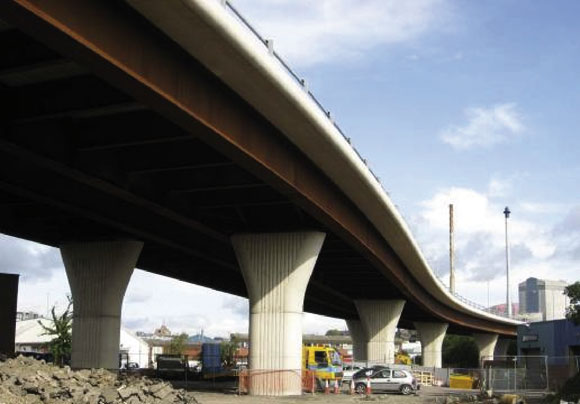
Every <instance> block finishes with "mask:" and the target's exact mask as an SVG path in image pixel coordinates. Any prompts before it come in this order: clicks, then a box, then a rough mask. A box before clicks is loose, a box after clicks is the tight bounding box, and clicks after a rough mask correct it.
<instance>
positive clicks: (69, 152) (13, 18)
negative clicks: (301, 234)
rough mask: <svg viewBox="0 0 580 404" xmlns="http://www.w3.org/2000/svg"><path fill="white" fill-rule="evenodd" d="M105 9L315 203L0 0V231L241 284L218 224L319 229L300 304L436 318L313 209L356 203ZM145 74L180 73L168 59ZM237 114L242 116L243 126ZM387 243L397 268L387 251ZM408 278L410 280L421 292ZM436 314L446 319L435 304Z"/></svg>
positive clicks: (215, 83) (129, 15)
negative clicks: (394, 304)
mask: <svg viewBox="0 0 580 404" xmlns="http://www.w3.org/2000/svg"><path fill="white" fill-rule="evenodd" d="M9 3H10V4H9ZM22 3H27V2H22ZM30 3H31V4H34V3H36V2H34V1H32V2H30ZM41 3H42V2H39V4H41ZM114 8H116V9H115V12H116V13H118V14H119V15H120V16H121V17H120V18H121V19H125V20H126V21H125V23H127V21H128V22H129V23H130V24H129V25H132V26H137V27H139V29H140V30H142V31H143V32H144V33H145V34H144V35H145V36H146V37H147V38H151V37H154V38H155V39H154V41H155V42H156V43H157V44H158V45H160V46H162V47H163V49H164V51H165V52H167V53H171V54H172V55H175V56H174V57H175V58H177V59H179V60H180V61H181V62H182V63H185V64H186V65H187V68H188V69H189V74H190V75H192V76H194V77H197V79H199V80H203V82H204V83H206V84H205V85H206V86H207V87H206V88H199V95H198V97H197V99H196V100H197V102H199V103H200V104H203V108H204V110H205V111H206V112H207V114H208V116H210V117H213V118H215V119H219V120H225V121H228V122H229V124H228V125H230V126H231V127H232V128H234V129H235V130H237V131H239V132H241V133H242V135H241V136H242V137H244V136H247V137H248V138H249V137H251V136H252V135H253V134H254V132H255V131H258V130H259V131H262V132H264V133H267V134H268V136H270V138H269V142H270V143H263V144H260V145H257V146H256V147H257V149H261V151H262V152H263V153H264V154H265V155H267V156H269V157H268V158H271V159H282V160H283V159H284V158H285V156H284V155H280V152H278V151H279V150H283V151H284V153H286V154H288V155H291V156H298V157H296V158H295V159H294V163H293V164H295V162H298V163H300V168H298V165H289V166H288V167H287V170H288V172H289V174H288V175H295V180H296V181H298V182H300V181H304V182H308V181H311V182H312V184H316V181H314V180H310V179H309V178H306V177H303V176H301V175H300V172H299V170H301V169H305V168H303V167H306V168H307V169H308V170H309V172H310V173H312V176H313V178H322V179H323V180H324V181H326V182H325V184H326V186H327V187H329V188H328V189H330V190H331V191H332V192H330V191H329V193H328V200H327V202H328V206H320V204H318V205H317V204H316V203H313V202H312V201H310V200H308V198H306V197H305V195H304V194H302V193H299V192H296V190H295V188H294V187H291V186H289V185H288V183H287V182H285V181H284V180H283V178H281V177H280V176H277V175H273V174H272V173H271V172H270V171H268V170H266V169H265V167H266V166H267V165H268V164H269V161H268V158H266V159H263V160H259V159H251V158H249V157H248V154H247V153H242V152H239V151H238V150H237V149H236V148H235V147H232V145H231V144H230V143H227V142H224V141H223V140H222V139H217V140H214V138H216V136H215V133H216V132H219V131H220V130H221V128H215V127H213V126H212V125H211V124H208V122H204V121H203V120H201V119H187V120H185V119H183V118H182V117H181V116H179V113H178V112H179V111H178V112H174V110H173V109H172V108H174V106H172V107H171V108H170V107H169V106H168V104H167V102H166V101H163V102H157V101H156V100H154V99H153V98H152V97H151V96H149V95H148V94H147V89H143V88H141V87H140V86H143V87H146V86H145V85H144V84H143V83H136V82H135V80H134V78H124V77H121V78H119V79H117V80H110V77H118V76H119V77H120V76H121V75H120V73H119V72H118V71H112V70H114V68H111V67H110V66H105V67H103V66H104V65H103V64H102V63H101V62H99V63H94V64H93V63H91V57H92V56H91V55H89V56H87V55H86V54H85V53H83V52H84V51H83V52H81V51H79V50H78V49H76V48H75V47H74V46H71V45H70V38H69V39H62V38H61V34H60V33H59V32H55V31H54V30H53V28H52V27H49V26H46V24H44V23H41V22H39V20H38V18H37V17H35V16H30V15H29V13H28V11H25V10H24V9H23V8H21V7H20V6H17V5H14V3H13V2H12V1H10V2H8V1H7V2H5V3H3V4H2V5H1V6H0V13H2V14H0V19H2V21H3V22H1V23H0V54H1V55H2V57H0V103H1V105H0V114H1V116H0V122H1V125H0V231H1V232H3V233H6V234H9V235H12V236H16V237H20V238H24V239H28V240H33V241H36V242H40V243H43V244H47V245H52V246H59V245H60V244H61V243H63V242H67V241H78V240H103V239H111V238H137V239H140V240H143V241H144V242H145V243H144V248H143V251H142V253H141V255H140V258H139V261H138V264H137V267H138V268H140V269H143V270H146V271H150V272H153V273H157V274H161V275H165V276H169V277H172V278H175V279H179V280H182V281H186V282H191V283H195V284H198V285H202V286H207V287H210V288H213V289H217V290H220V291H224V292H228V293H232V294H236V295H239V296H246V295H247V292H246V287H245V285H244V281H243V279H242V276H241V272H240V270H239V268H238V264H237V261H236V257H235V255H234V252H233V249H232V246H231V242H230V239H229V237H230V236H231V235H232V234H236V233H244V232H287V231H299V230H319V231H323V232H325V233H327V238H326V241H325V243H324V245H323V247H322V251H321V253H320V256H319V259H318V262H317V264H316V267H315V269H314V272H313V275H312V278H311V282H310V283H309V286H308V289H307V293H306V300H305V306H304V308H305V311H308V312H312V313H317V314H322V315H328V316H333V317H339V318H356V317H357V316H358V315H357V311H356V307H355V305H354V302H353V301H354V300H355V299H361V298H364V299H373V298H381V299H405V300H407V303H406V305H405V308H404V312H403V314H402V316H401V323H400V326H401V327H407V328H413V321H433V318H434V317H437V316H436V315H434V312H433V310H434V309H433V308H430V307H429V306H430V305H429V302H425V301H424V299H423V298H422V296H417V295H415V294H414V293H412V292H410V291H409V289H408V288H405V287H404V286H405V285H408V284H411V282H413V281H412V280H408V279H407V280H401V277H400V276H398V275H396V274H395V275H394V274H393V273H391V272H389V268H385V266H384V264H383V263H381V262H380V260H379V259H378V258H377V257H376V256H373V255H372V254H370V253H369V251H367V250H365V249H364V248H362V246H361V244H360V243H356V242H353V237H351V236H350V235H349V234H348V232H347V231H346V230H345V229H346V225H345V224H343V225H341V223H336V222H334V221H332V220H330V219H329V217H328V215H326V214H319V213H320V212H322V211H327V210H329V209H331V207H332V205H333V203H335V202H336V203H337V204H338V205H340V204H342V205H344V206H347V207H348V208H350V209H352V211H357V208H356V207H355V206H349V205H348V204H349V203H348V201H346V202H345V199H346V198H342V199H340V200H335V199H333V198H332V195H333V193H336V194H338V193H340V191H338V189H337V188H336V187H335V186H334V185H333V184H331V183H330V181H329V180H328V179H327V178H326V177H325V176H324V175H323V174H322V173H321V172H319V171H318V170H317V169H316V168H315V166H314V164H312V163H311V162H310V161H309V160H307V159H306V158H305V157H304V156H303V155H302V154H301V153H300V151H298V150H297V149H296V148H295V147H294V146H293V145H292V144H290V143H289V142H288V141H287V140H286V139H285V138H284V137H283V136H282V135H281V134H280V133H278V132H277V130H276V129H275V128H274V127H272V126H271V125H270V124H269V123H268V122H267V121H266V120H265V119H264V118H263V117H261V116H260V115H259V114H258V113H257V112H256V111H255V110H253V109H252V108H251V107H250V106H248V105H247V104H246V103H245V102H244V101H243V100H241V99H240V98H239V97H238V96H237V95H236V94H235V93H233V92H232V91H231V90H229V89H228V88H227V87H226V86H225V85H224V84H223V83H221V82H220V81H219V80H218V79H217V78H216V77H215V76H213V75H212V74H210V73H209V72H207V71H206V70H205V69H204V68H203V67H202V66H201V65H199V64H198V63H197V62H196V61H195V60H193V59H192V58H191V57H189V56H188V55H185V54H184V52H183V51H182V50H181V49H180V48H178V47H177V45H175V44H174V43H173V42H171V41H170V40H169V39H167V38H165V37H164V36H163V35H162V34H160V33H159V32H157V31H156V30H155V29H154V28H153V27H151V26H149V25H148V23H147V22H146V21H144V20H143V19H142V18H141V17H140V16H139V15H137V14H136V13H135V12H133V10H131V9H129V8H128V7H127V6H125V5H124V4H123V3H121V2H119V3H115V6H114ZM27 13H28V14H27ZM101 17H103V18H104V17H106V14H105V15H101ZM85 18H96V17H95V16H94V15H90V14H89V15H85ZM95 25H98V24H96V23H95ZM101 28H103V27H101ZM114 34H115V32H114V31H112V32H111V34H110V35H111V38H112V39H114V38H115V36H114ZM111 38H110V39H111ZM117 38H118V37H117ZM39 40H41V41H42V42H46V44H44V43H42V42H40V41H39ZM79 42H80V41H79ZM85 45H86V44H85ZM55 49H58V50H55ZM93 51H94V50H93ZM128 51H129V50H128ZM94 52H95V53H98V52H97V51H94ZM129 52H130V51H129ZM65 55H66V56H65ZM147 56H148V55H142V56H141V57H142V58H144V59H146V57H147ZM101 57H102V55H101ZM109 62H110V61H109ZM111 64H114V63H111ZM107 69H111V71H109V70H107ZM159 74H165V75H167V80H175V81H179V79H180V76H179V75H178V74H177V73H176V72H173V71H171V70H170V69H169V68H168V71H165V72H159ZM172 74H175V76H172ZM111 83H112V84H111ZM176 86H177V88H179V83H176ZM206 92H209V93H211V94H213V95H214V96H215V95H216V94H217V95H219V97H220V98H221V99H227V101H228V103H229V104H230V105H233V106H235V108H236V114H238V113H243V114H244V116H245V120H240V119H238V116H237V115H236V114H232V110H231V109H228V108H223V106H222V105H220V104H214V103H213V101H214V99H205V98H204V97H203V96H204V94H205V93H206ZM239 111H241V112H239ZM248 120H249V121H251V122H252V126H246V122H248ZM256 128H258V129H256ZM244 131H247V132H245V133H244ZM250 141H251V139H250ZM273 145H274V146H275V147H274V146H273ZM342 205H340V206H342ZM363 224H364V226H365V227H366V229H367V230H366V231H367V232H368V234H369V239H370V238H372V237H374V235H373V234H372V230H370V229H372V225H371V224H370V223H364V222H363ZM388 253H389V254H390V256H389V257H390V259H391V260H393V262H395V263H397V265H398V266H400V265H401V263H400V261H399V260H398V258H397V257H396V255H395V254H394V253H393V252H392V251H389V252H388ZM414 282H415V283H414V284H413V288H414V289H412V290H421V289H420V286H417V285H418V282H416V281H414ZM416 284H417V285H416ZM422 293H423V294H424V296H426V293H427V292H426V291H424V290H423V291H422ZM433 307H435V306H433ZM435 308H436V307H435ZM442 313H443V314H445V316H444V317H442V318H444V319H446V320H449V316H450V314H449V312H442ZM455 318H456V320H457V321H456V322H451V324H450V327H449V332H454V333H464V332H470V331H471V329H472V328H473V327H475V328H479V329H483V330H485V329H489V330H490V331H495V332H497V331H500V332H502V333H506V334H510V333H511V332H512V330H511V329H509V328H507V327H505V328H502V327H499V326H493V325H490V324H489V323H486V322H485V321H483V320H469V319H467V318H466V316H465V315H462V314H456V317H455Z"/></svg>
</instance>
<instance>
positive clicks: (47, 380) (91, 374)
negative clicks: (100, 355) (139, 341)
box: [0, 356, 196, 404]
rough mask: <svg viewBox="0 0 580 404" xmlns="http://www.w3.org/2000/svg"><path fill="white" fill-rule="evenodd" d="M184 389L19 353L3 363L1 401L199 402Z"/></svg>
mask: <svg viewBox="0 0 580 404" xmlns="http://www.w3.org/2000/svg"><path fill="white" fill-rule="evenodd" d="M195 402H196V401H195V399H193V398H192V397H188V396H187V395H186V393H185V392H184V391H183V390H176V389H173V388H172V387H171V385H169V384H168V383H165V382H162V381H158V380H152V379H147V378H140V377H134V376H133V377H117V375H116V374H113V373H111V372H108V371H106V370H103V369H97V370H95V369H93V370H79V371H72V370H71V369H70V368H69V367H64V368H58V367H55V366H52V365H49V364H46V363H44V361H37V360H35V359H33V358H25V357H22V356H19V357H18V358H16V359H8V360H6V361H5V362H0V404H20V403H23V404H24V403H26V404H35V403H38V404H59V403H71V404H81V403H87V404H117V403H129V404H141V403H144V404H149V403H151V404H155V403H159V404H166V403H167V404H169V403H195Z"/></svg>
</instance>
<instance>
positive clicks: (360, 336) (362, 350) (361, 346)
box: [346, 320, 367, 362]
mask: <svg viewBox="0 0 580 404" xmlns="http://www.w3.org/2000/svg"><path fill="white" fill-rule="evenodd" d="M346 326H347V327H348V331H349V332H350V337H351V338H352V354H353V356H354V360H355V361H357V362H358V361H366V360H367V335H366V332H365V330H364V328H363V325H362V322H361V321H360V320H346Z"/></svg>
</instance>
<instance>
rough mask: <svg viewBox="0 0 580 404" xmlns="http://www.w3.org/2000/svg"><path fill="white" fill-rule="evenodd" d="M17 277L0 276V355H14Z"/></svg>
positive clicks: (13, 275) (10, 275)
mask: <svg viewBox="0 0 580 404" xmlns="http://www.w3.org/2000/svg"><path fill="white" fill-rule="evenodd" d="M18 277H19V275H15V274H0V330H1V331H0V354H4V355H8V356H12V355H13V354H14V339H15V337H16V305H17V303H18Z"/></svg>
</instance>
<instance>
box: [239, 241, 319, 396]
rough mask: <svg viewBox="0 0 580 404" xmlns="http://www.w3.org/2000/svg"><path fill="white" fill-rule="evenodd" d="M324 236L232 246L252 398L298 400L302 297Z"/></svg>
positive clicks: (240, 242) (243, 243) (300, 386)
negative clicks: (241, 287) (244, 308)
mask: <svg viewBox="0 0 580 404" xmlns="http://www.w3.org/2000/svg"><path fill="white" fill-rule="evenodd" d="M324 238H325V234H324V233H319V232H300V233H273V234H240V235H234V236H232V243H233V246H234V250H235V252H236V256H237V258H238V262H239V264H240V268H241V270H242V274H243V276H244V281H245V283H246V287H247V288H248V295H249V298H250V354H249V355H250V357H249V365H250V385H249V392H250V394H252V395H271V396H287V395H300V394H302V379H301V368H302V363H301V361H302V315H303V306H304V295H305V293H306V287H307V286H308V281H309V279H310V275H311V274H312V270H313V269H314V265H315V263H316V260H317V258H318V254H319V252H320V249H321V248H322V244H323V242H324Z"/></svg>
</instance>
